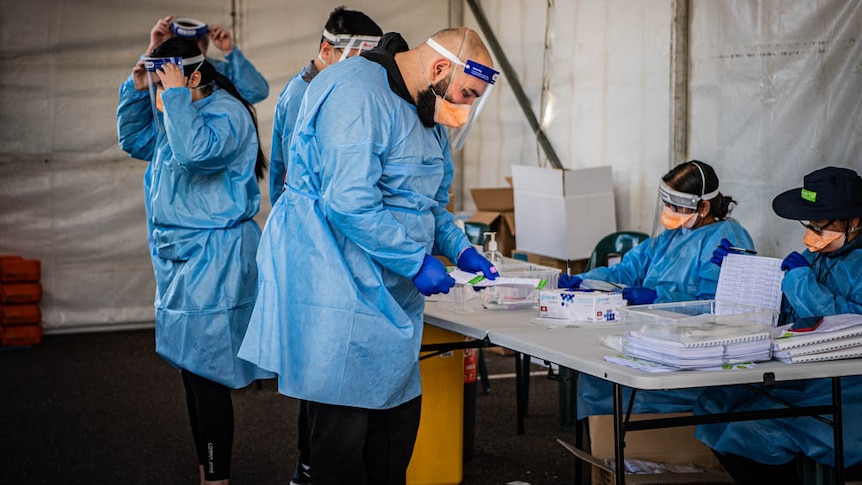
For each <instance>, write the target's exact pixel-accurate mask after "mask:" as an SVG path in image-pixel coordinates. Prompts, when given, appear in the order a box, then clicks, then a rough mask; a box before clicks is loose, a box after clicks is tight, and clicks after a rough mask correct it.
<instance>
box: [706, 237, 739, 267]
mask: <svg viewBox="0 0 862 485" xmlns="http://www.w3.org/2000/svg"><path fill="white" fill-rule="evenodd" d="M731 246H732V244H730V240H729V239H727V238H726V237H723V238H721V242H720V243H719V244H718V247H717V248H715V251H713V252H712V258H710V259H709V260H710V261H712V262H713V263H715V264H717V265H719V266H721V263H722V262H724V257H725V256H727V255H728V254H729V253H731V252H734V253H735V252H736V251H733V250H731V249H730V247H731Z"/></svg>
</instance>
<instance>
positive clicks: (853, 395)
mask: <svg viewBox="0 0 862 485" xmlns="http://www.w3.org/2000/svg"><path fill="white" fill-rule="evenodd" d="M772 209H773V210H774V211H775V213H776V214H777V215H778V216H779V217H782V218H785V219H792V220H798V221H799V222H801V223H802V225H803V226H805V236H804V237H803V239H802V242H803V244H805V246H806V247H807V249H806V250H804V251H803V252H802V253H801V254H800V253H798V252H796V251H794V252H791V253H790V254H788V255H787V257H785V258H784V261H783V262H782V264H781V268H782V269H783V270H784V271H785V274H784V279H783V280H782V282H781V290H782V292H783V293H784V299H785V302H786V304H785V305H784V308H783V311H782V313H783V314H784V316H786V317H787V321H788V323H792V322H795V321H796V320H798V319H800V318H804V317H817V316H826V315H836V314H844V313H854V314H862V237H860V235H862V178H860V176H859V175H858V174H857V173H856V172H854V171H853V170H850V169H848V168H841V167H825V168H821V169H819V170H815V171H814V172H811V173H809V174H808V175H806V176H805V177H804V178H803V186H802V187H797V188H794V189H791V190H788V191H786V192H783V193H782V194H780V195H778V196H777V197H776V198H775V199H774V200H773V201H772ZM791 365H792V364H791ZM841 387H842V391H843V392H842V403H843V413H842V415H843V419H844V464H845V466H848V467H849V466H852V465H857V468H858V465H859V464H860V462H862V377H844V378H842V379H841ZM763 391H765V392H767V393H769V394H772V395H774V396H777V397H779V398H782V399H784V400H786V401H788V402H790V403H794V404H796V405H798V406H815V405H827V404H830V403H831V399H832V382H831V380H830V379H816V380H804V381H794V382H780V383H777V384H775V385H774V386H768V387H763ZM780 407H782V406H781V405H780V404H778V403H775V402H774V401H771V400H769V399H768V398H765V397H763V396H761V395H759V394H756V393H754V392H752V391H750V390H748V389H745V388H740V387H735V386H734V387H721V388H710V389H709V390H707V391H705V392H704V393H703V394H702V395H701V397H700V398H699V399H698V402H697V406H696V412H697V413H715V412H731V411H746V410H756V409H768V408H780ZM696 436H697V438H698V439H700V440H701V441H703V442H704V443H706V444H707V445H708V446H710V447H711V448H712V449H713V451H714V452H715V453H716V455H717V456H718V458H719V460H720V461H721V462H722V464H723V465H725V468H726V469H727V470H728V471H729V472H730V473H731V474H732V475H733V477H734V479H736V480H737V483H751V484H761V483H782V484H793V483H802V480H801V477H800V475H799V473H798V464H799V460H798V458H799V457H802V456H806V457H809V458H811V459H813V460H814V461H816V462H818V463H822V464H825V465H829V466H833V465H834V459H835V450H834V446H833V434H832V428H831V427H829V426H827V425H826V424H824V423H821V422H820V421H817V420H815V419H813V418H810V417H798V418H783V419H766V420H758V421H744V422H738V423H727V424H715V425H708V426H698V427H697V431H696ZM857 472H858V470H857ZM848 478H851V477H849V476H848ZM860 478H862V474H859V476H857V477H853V479H855V480H859V479H860Z"/></svg>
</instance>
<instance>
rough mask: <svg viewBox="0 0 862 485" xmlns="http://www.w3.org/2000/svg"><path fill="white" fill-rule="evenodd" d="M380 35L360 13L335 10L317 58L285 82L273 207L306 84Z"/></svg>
mask: <svg viewBox="0 0 862 485" xmlns="http://www.w3.org/2000/svg"><path fill="white" fill-rule="evenodd" d="M382 35H383V31H382V30H381V29H380V27H379V26H378V25H377V24H376V23H375V22H374V20H372V19H371V17H369V16H368V15H365V14H364V13H362V12H360V11H357V10H347V9H345V8H344V7H338V8H336V9H334V10H333V11H332V12H331V13H330V14H329V18H328V19H327V21H326V24H325V25H324V27H323V36H322V37H321V38H320V42H319V45H318V52H317V56H316V57H315V58H314V59H312V60H310V61H309V62H308V64H307V65H306V66H305V67H304V68H303V69H302V70H301V71H300V72H299V73H297V74H295V75H294V76H293V77H292V78H290V80H288V82H287V84H286V85H285V86H284V89H282V91H281V94H279V95H278V101H277V102H276V105H275V113H274V116H273V122H272V149H271V152H270V157H269V161H270V164H269V170H270V171H269V201H270V203H271V204H272V205H273V206H275V203H276V201H277V200H278V198H279V197H281V193H282V191H283V190H284V176H285V174H286V173H287V154H288V148H289V147H290V140H291V136H292V135H293V128H294V124H295V123H296V115H297V113H298V112H299V105H300V103H302V96H303V95H304V94H305V89H306V88H307V87H308V83H310V82H311V80H312V79H314V78H315V76H317V74H318V73H319V72H320V71H322V70H324V69H326V68H327V67H328V66H330V65H331V64H335V63H336V62H339V61H341V60H343V59H346V58H348V57H354V56H357V55H359V54H360V53H362V52H365V51H367V50H370V49H373V48H374V47H377V44H378V42H380V38H381V36H382Z"/></svg>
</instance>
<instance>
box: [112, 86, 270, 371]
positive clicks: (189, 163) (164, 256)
mask: <svg viewBox="0 0 862 485" xmlns="http://www.w3.org/2000/svg"><path fill="white" fill-rule="evenodd" d="M162 99H163V101H164V106H165V113H166V114H165V115H164V116H162V115H160V116H162V119H163V121H164V128H162V129H156V125H155V123H154V120H153V111H152V108H151V103H150V97H149V94H148V93H147V92H146V91H144V92H138V91H136V90H135V88H134V84H133V83H132V81H131V79H129V80H127V81H126V82H125V83H124V84H123V85H122V86H121V87H120V104H119V108H118V110H117V129H118V132H119V139H120V146H121V147H122V149H123V150H125V151H126V152H127V153H129V155H131V156H133V157H135V158H138V159H141V160H147V161H149V162H150V164H149V165H148V166H147V170H146V172H145V174H144V207H145V209H146V214H147V234H148V239H147V240H148V244H149V248H150V256H151V258H152V262H153V268H154V270H155V276H156V299H155V307H156V352H157V353H158V354H159V355H161V356H162V357H163V358H165V359H166V360H167V361H168V362H170V363H171V364H172V365H174V366H176V367H180V368H183V369H187V370H189V371H191V372H193V373H195V374H198V375H200V376H203V377H205V378H207V379H210V380H213V381H216V382H219V383H221V384H224V385H226V386H229V387H232V388H239V387H243V386H245V385H247V384H249V383H250V382H251V381H252V380H254V379H259V378H262V377H272V374H270V373H268V372H265V371H263V370H261V369H257V368H256V367H255V366H254V365H252V364H250V363H248V362H246V361H244V360H242V359H239V358H237V356H236V353H237V351H238V350H239V345H240V343H241V341H242V337H243V335H244V334H245V330H246V327H247V325H248V319H249V316H250V315H251V311H252V306H253V305H254V299H255V295H256V285H255V280H256V278H257V271H256V267H255V264H254V256H255V252H256V250H257V244H258V241H259V238H260V227H259V226H258V225H257V223H256V222H255V221H254V219H252V217H254V215H255V214H256V213H257V211H258V208H259V207H260V189H259V188H258V185H257V180H256V178H255V174H254V166H255V160H256V158H257V147H258V144H257V134H256V130H255V128H254V125H253V124H252V120H251V117H250V116H249V113H248V111H247V110H246V109H245V107H244V106H243V105H242V103H240V102H239V101H238V100H237V99H236V98H234V97H233V96H231V95H230V94H228V93H227V92H226V91H223V90H220V89H216V90H215V91H214V92H213V93H212V94H211V95H210V96H208V97H206V98H204V99H201V100H199V101H196V102H194V103H192V102H191V92H190V91H189V90H188V89H185V88H173V89H168V90H167V91H165V92H164V94H163V96H162Z"/></svg>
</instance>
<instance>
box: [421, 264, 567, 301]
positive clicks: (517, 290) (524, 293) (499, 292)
mask: <svg viewBox="0 0 862 485" xmlns="http://www.w3.org/2000/svg"><path fill="white" fill-rule="evenodd" d="M497 271H498V272H499V273H500V276H504V277H508V278H530V279H544V280H545V284H544V285H543V288H544V289H551V288H556V287H557V280H558V279H559V276H560V270H559V269H557V268H550V267H548V266H541V265H538V264H534V263H527V262H524V261H518V260H515V259H511V258H504V262H503V264H501V265H497ZM540 291H541V289H540V288H531V287H526V286H508V285H499V286H491V287H488V288H484V289H482V290H481V291H476V290H475V289H473V287H472V286H469V285H456V286H455V287H454V288H452V290H451V291H450V292H449V295H448V296H447V297H446V298H441V299H439V300H438V301H441V302H444V303H446V305H447V306H449V307H450V308H451V309H452V310H454V311H455V312H456V313H474V312H481V311H485V310H518V309H525V308H526V309H529V308H536V309H538V306H539V293H540ZM537 311H538V310H537Z"/></svg>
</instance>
